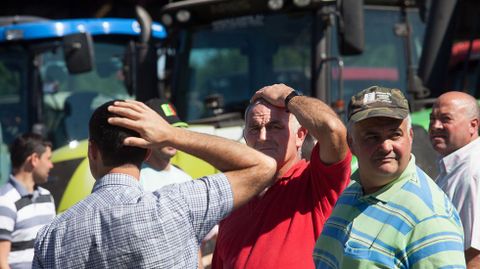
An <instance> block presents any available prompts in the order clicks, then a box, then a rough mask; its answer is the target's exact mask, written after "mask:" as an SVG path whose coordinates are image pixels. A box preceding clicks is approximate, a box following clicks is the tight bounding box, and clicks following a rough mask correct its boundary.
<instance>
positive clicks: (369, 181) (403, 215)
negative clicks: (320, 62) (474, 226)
mask: <svg viewBox="0 0 480 269" xmlns="http://www.w3.org/2000/svg"><path fill="white" fill-rule="evenodd" d="M348 119H349V122H348V127H349V128H348V142H349V145H350V147H351V150H352V152H353V153H354V154H355V155H356V156H357V159H358V166H359V168H358V171H357V172H356V173H355V174H353V175H352V179H353V180H354V181H353V182H354V183H353V184H351V185H350V186H349V187H348V188H347V189H346V190H345V191H344V192H343V194H342V195H341V196H340V198H339V200H338V201H337V204H336V205H335V208H334V210H333V212H332V214H331V215H330V218H329V219H328V220H327V222H326V224H325V226H324V229H323V231H322V234H321V235H320V237H319V239H318V240H317V244H316V246H315V250H314V253H313V258H314V261H315V265H316V267H317V268H465V258H464V254H463V230H462V226H461V223H460V220H459V216H458V213H457V212H456V210H455V208H454V207H453V206H452V204H451V202H450V201H449V199H448V198H447V197H446V195H445V194H444V193H443V192H442V190H441V189H440V188H438V186H437V185H436V184H435V183H434V182H433V181H432V180H431V179H430V178H429V177H428V176H427V175H426V174H425V173H424V172H423V171H422V170H421V169H420V168H418V167H417V166H416V165H415V157H414V156H413V155H412V154H411V148H412V139H413V131H412V129H411V123H410V117H409V107H408V101H407V100H406V98H405V97H404V96H403V94H402V92H401V91H400V90H398V89H388V88H382V87H378V86H373V87H370V88H368V89H366V90H363V91H361V92H360V93H358V94H357V95H355V96H353V97H352V99H351V101H350V104H349V112H348Z"/></svg>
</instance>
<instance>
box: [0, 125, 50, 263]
mask: <svg viewBox="0 0 480 269" xmlns="http://www.w3.org/2000/svg"><path fill="white" fill-rule="evenodd" d="M51 156H52V145H51V143H50V142H48V141H46V140H45V139H43V138H42V137H41V136H40V135H38V134H34V133H27V134H23V135H20V136H19V137H17V138H16V139H15V140H14V141H13V142H12V144H11V145H10V158H11V163H12V174H11V175H10V178H9V179H8V181H7V182H6V184H5V185H3V186H2V187H1V188H0V268H2V269H4V268H11V269H16V268H18V269H25V268H32V260H33V243H34V241H35V237H36V235H37V232H38V230H40V228H41V227H42V226H43V225H46V224H48V223H50V221H51V220H52V219H53V218H54V217H55V204H54V202H53V197H52V195H51V194H50V192H49V191H48V190H46V189H44V188H42V187H39V186H38V184H42V183H45V182H47V179H48V174H49V171H50V169H52V168H53V164H52V161H51V160H50V158H51Z"/></svg>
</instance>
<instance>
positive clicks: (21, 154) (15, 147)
mask: <svg viewBox="0 0 480 269" xmlns="http://www.w3.org/2000/svg"><path fill="white" fill-rule="evenodd" d="M47 147H49V148H52V143H51V142H50V141H47V140H45V139H44V138H43V137H42V136H41V135H39V134H36V133H25V134H22V135H19V136H17V137H16V138H15V140H13V142H12V144H10V161H11V163H12V168H13V169H14V170H15V169H18V168H20V167H21V166H22V165H23V163H24V162H25V160H26V159H27V158H28V156H30V155H31V154H33V153H37V154H38V155H42V154H43V153H44V152H45V151H46V150H47Z"/></svg>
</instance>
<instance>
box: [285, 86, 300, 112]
mask: <svg viewBox="0 0 480 269" xmlns="http://www.w3.org/2000/svg"><path fill="white" fill-rule="evenodd" d="M301 95H302V94H301V93H299V92H297V91H296V90H293V91H292V92H291V93H289V94H288V95H287V97H285V110H286V111H287V112H290V111H289V110H288V103H289V102H290V100H292V98H293V97H295V96H301Z"/></svg>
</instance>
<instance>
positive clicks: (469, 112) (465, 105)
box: [433, 91, 480, 119]
mask: <svg viewBox="0 0 480 269" xmlns="http://www.w3.org/2000/svg"><path fill="white" fill-rule="evenodd" d="M442 104H452V105H454V106H455V107H457V108H460V109H461V110H463V112H464V113H466V116H467V117H468V118H477V119H478V118H479V117H480V108H479V107H478V103H477V100H476V99H475V98H474V97H473V96H471V95H469V94H467V93H464V92H457V91H451V92H446V93H444V94H442V95H440V96H439V97H438V99H437V101H436V102H435V103H434V105H433V106H434V107H435V106H440V105H442Z"/></svg>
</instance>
